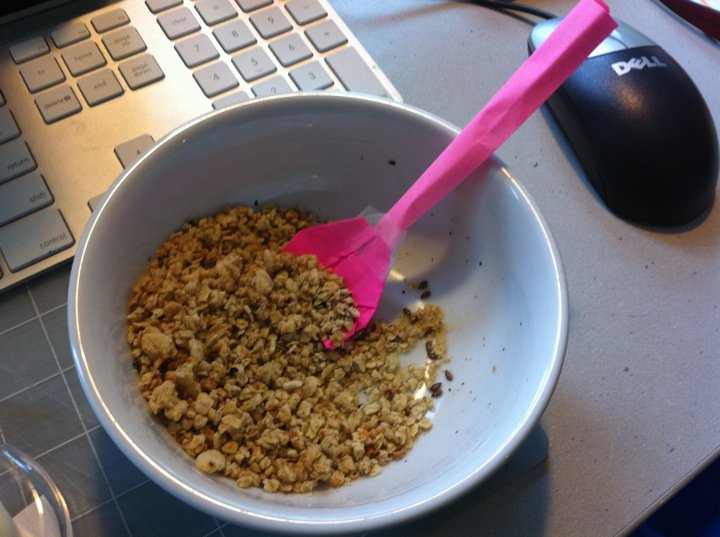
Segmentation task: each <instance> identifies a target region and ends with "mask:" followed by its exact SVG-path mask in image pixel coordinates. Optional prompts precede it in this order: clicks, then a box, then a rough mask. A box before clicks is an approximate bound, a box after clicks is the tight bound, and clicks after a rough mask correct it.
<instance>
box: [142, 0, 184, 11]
mask: <svg viewBox="0 0 720 537" xmlns="http://www.w3.org/2000/svg"><path fill="white" fill-rule="evenodd" d="M180 4H182V0H145V5H146V6H147V7H148V9H149V10H150V11H151V12H152V13H160V12H161V11H165V10H166V9H170V8H171V7H175V6H179V5H180Z"/></svg>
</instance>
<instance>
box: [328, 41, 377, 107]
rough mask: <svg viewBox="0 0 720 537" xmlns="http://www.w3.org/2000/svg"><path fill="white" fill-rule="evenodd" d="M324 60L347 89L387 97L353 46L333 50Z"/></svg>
mask: <svg viewBox="0 0 720 537" xmlns="http://www.w3.org/2000/svg"><path fill="white" fill-rule="evenodd" d="M325 61H326V62H327V63H328V65H329V66H330V69H332V70H333V72H334V73H335V76H337V77H338V78H339V79H340V82H342V84H343V86H345V88H346V89H347V90H349V91H357V92H361V93H370V94H373V95H380V96H382V97H388V94H387V91H385V88H383V86H382V84H381V83H380V81H379V80H378V79H377V77H376V76H375V74H374V73H373V72H372V71H371V70H370V67H368V65H367V64H366V63H365V62H364V61H363V59H362V58H361V57H360V54H359V53H358V51H357V50H355V49H354V48H352V47H347V48H344V49H343V50H341V51H340V52H335V53H334V54H332V55H331V56H328V57H327V58H325Z"/></svg>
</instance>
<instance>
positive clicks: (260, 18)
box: [250, 7, 292, 39]
mask: <svg viewBox="0 0 720 537" xmlns="http://www.w3.org/2000/svg"><path fill="white" fill-rule="evenodd" d="M250 22H251V23H252V25H253V26H254V27H255V29H256V30H257V31H258V33H259V34H260V35H261V36H262V37H263V38H264V39H270V38H271V37H275V36H276V35H280V34H282V33H285V32H289V31H290V30H292V24H290V21H288V19H287V17H286V16H285V15H283V13H282V11H280V8H278V7H271V8H269V9H266V10H264V11H261V12H260V13H256V14H255V15H251V16H250Z"/></svg>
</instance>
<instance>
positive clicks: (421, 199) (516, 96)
mask: <svg viewBox="0 0 720 537" xmlns="http://www.w3.org/2000/svg"><path fill="white" fill-rule="evenodd" d="M615 27H616V24H615V22H614V21H613V20H612V18H611V17H610V15H609V10H608V7H607V6H606V5H605V4H604V3H603V2H602V1H600V0H581V1H580V2H579V3H578V4H577V5H576V6H575V7H574V8H573V9H572V11H570V13H568V15H566V16H565V18H564V19H563V21H562V22H561V23H560V24H559V25H558V26H557V28H556V29H555V30H554V31H553V33H552V34H551V35H550V36H549V37H548V38H547V39H546V40H545V41H544V42H543V44H542V45H541V46H540V47H538V48H537V50H535V52H534V53H533V54H532V55H531V56H530V57H529V58H528V59H527V60H526V61H525V62H524V63H523V64H522V65H521V66H520V68H519V69H518V70H517V71H516V72H515V73H514V74H513V75H512V76H511V77H510V79H509V80H508V81H507V82H505V84H504V85H503V86H502V87H501V88H500V90H499V91H498V92H497V93H496V94H495V95H494V96H493V97H492V99H490V101H489V102H488V103H487V104H486V105H485V106H484V107H483V108H482V110H480V112H479V113H478V114H477V115H476V116H475V117H474V118H473V119H472V120H471V121H470V122H469V123H468V125H467V126H466V127H465V128H464V129H463V130H462V131H461V132H460V133H459V134H458V136H457V137H456V138H455V139H454V140H453V141H452V142H451V143H450V145H448V147H447V148H446V149H445V150H444V151H443V152H442V153H441V154H440V155H439V156H438V157H437V159H435V161H434V162H433V163H432V164H431V165H430V166H429V167H428V168H427V170H425V172H423V174H422V175H421V176H420V177H419V178H418V179H417V181H416V182H415V183H414V184H413V185H412V186H411V187H410V189H409V190H408V191H407V192H406V193H405V194H403V196H402V197H401V198H400V199H399V200H398V201H397V203H395V205H393V206H392V208H391V209H390V210H389V211H388V212H387V213H386V214H384V215H383V216H381V217H380V219H379V221H378V222H377V224H376V225H374V226H372V225H370V224H369V223H368V222H367V221H366V220H365V219H364V218H362V217H356V218H352V219H349V220H340V221H336V222H329V223H327V224H321V225H319V226H314V227H311V228H308V229H305V230H303V231H301V232H299V233H298V234H297V235H295V237H293V239H291V240H290V242H288V244H287V245H286V246H285V250H286V251H289V252H292V253H294V254H296V255H301V254H315V255H316V256H317V257H318V260H319V261H320V263H321V264H322V265H324V266H325V267H327V268H329V269H330V270H332V271H333V272H335V273H336V274H338V275H340V276H341V277H342V278H343V281H344V283H345V286H346V287H347V288H348V289H350V291H351V292H352V295H353V299H354V300H355V304H356V306H357V307H358V311H359V313H360V315H359V317H358V318H357V319H356V322H355V325H354V326H353V329H352V330H351V331H350V332H349V333H348V334H347V336H348V337H349V336H350V335H352V334H354V333H355V332H357V331H358V330H360V329H362V328H363V327H365V326H366V325H367V323H368V322H369V321H370V319H371V318H372V315H373V314H374V312H375V309H376V308H377V304H378V302H379V300H380V295H381V294H382V290H383V287H384V282H385V278H386V276H387V273H388V270H389V269H390V261H391V259H392V252H393V250H394V249H395V247H396V246H397V244H398V241H399V240H400V239H401V237H402V235H403V233H404V232H405V231H406V230H407V229H408V228H409V227H410V226H412V225H413V224H414V223H415V222H416V221H417V219H418V218H420V217H421V216H422V215H423V214H425V212H427V211H428V210H429V209H430V208H431V207H432V206H433V205H435V204H436V203H437V202H438V201H440V200H441V199H442V198H444V197H445V196H446V195H447V194H449V193H450V192H451V191H452V190H454V189H455V188H456V187H457V186H458V185H459V184H460V183H461V182H462V181H463V180H465V179H466V178H467V177H468V176H469V175H470V174H471V173H472V172H473V171H475V170H476V169H477V168H478V167H479V166H480V165H481V164H482V163H483V162H485V160H487V158H488V157H490V155H492V153H493V152H494V151H495V150H496V149H497V148H498V147H500V145H501V144H502V143H503V142H504V141H505V140H506V139H507V138H508V137H509V136H510V135H511V134H512V133H513V132H515V131H516V130H517V128H518V127H519V126H520V125H522V123H524V122H525V120H526V119H527V118H528V117H529V116H530V115H531V114H532V113H533V112H534V111H535V110H537V109H538V108H539V107H540V105H541V104H542V103H543V102H545V100H547V98H548V97H550V95H551V94H552V93H553V92H554V91H555V90H557V89H558V88H559V87H560V85H561V84H562V83H563V82H564V81H565V80H566V79H567V77H568V76H570V74H571V73H572V72H573V71H574V70H575V69H576V68H577V67H578V66H579V65H580V64H581V63H582V62H583V61H584V60H585V59H586V58H587V57H588V55H589V54H590V52H592V50H593V49H594V48H595V47H596V46H597V45H598V44H600V42H601V41H602V40H603V39H604V38H605V37H607V35H608V34H609V33H610V32H611V31H612V30H613V28H615ZM327 345H328V346H329V344H327Z"/></svg>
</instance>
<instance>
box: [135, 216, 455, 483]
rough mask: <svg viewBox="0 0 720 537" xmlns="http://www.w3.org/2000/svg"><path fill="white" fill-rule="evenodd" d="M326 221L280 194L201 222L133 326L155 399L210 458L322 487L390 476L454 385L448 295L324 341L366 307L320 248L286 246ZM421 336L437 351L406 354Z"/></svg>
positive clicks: (163, 265) (240, 479) (216, 468)
mask: <svg viewBox="0 0 720 537" xmlns="http://www.w3.org/2000/svg"><path fill="white" fill-rule="evenodd" d="M313 223H315V222H314V219H313V217H312V215H310V214H309V213H305V212H302V211H297V210H292V209H280V208H277V207H271V206H268V207H261V208H256V209H253V208H249V207H235V208H231V209H229V210H227V211H224V212H222V213H220V214H217V215H215V216H212V217H206V218H200V219H197V220H194V221H192V222H188V223H187V224H185V225H184V226H183V227H182V229H180V230H179V231H177V232H176V233H174V234H172V235H171V236H170V237H169V238H168V239H167V241H165V243H163V244H162V245H161V247H160V248H159V249H158V251H157V252H156V254H155V255H154V257H153V258H152V259H151V260H150V261H149V264H148V267H147V270H146V272H145V273H144V274H143V275H142V276H141V277H140V278H139V279H138V280H137V282H136V283H135V284H134V286H133V288H132V290H131V296H130V300H129V307H128V311H129V313H128V317H127V320H128V333H127V335H128V341H129V343H130V347H131V354H132V357H133V360H134V365H135V368H136V369H137V371H138V378H139V386H140V390H141V392H142V394H143V396H144V397H145V399H146V400H147V402H148V408H149V410H150V412H151V413H152V414H154V415H156V416H157V417H158V418H159V419H160V420H161V421H162V422H163V424H164V425H165V427H166V428H167V430H168V431H169V432H170V434H171V435H172V436H173V437H174V438H175V439H176V440H177V442H179V444H180V445H181V446H182V448H183V449H184V450H185V451H186V452H187V453H188V454H189V455H190V456H192V457H193V458H194V459H195V465H196V467H197V468H198V469H199V470H200V471H202V472H206V473H210V474H219V475H224V476H227V477H229V478H231V479H234V480H235V482H236V483H237V485H238V486H240V487H261V488H263V489H264V490H265V491H268V492H277V491H281V492H309V491H312V490H314V489H316V488H317V487H319V486H325V485H329V486H332V487H338V486H341V485H343V484H346V483H349V482H350V481H352V480H353V479H356V478H357V477H359V476H373V475H377V474H378V473H379V472H380V470H381V466H382V465H384V464H386V463H388V462H390V461H393V460H397V459H401V458H402V457H404V456H405V454H406V453H407V451H408V450H409V449H410V448H411V446H412V445H413V442H414V441H415V439H416V437H417V436H418V435H419V434H420V433H421V432H423V431H426V430H428V429H429V428H430V427H431V422H430V420H429V419H428V418H427V416H426V414H427V411H428V410H429V409H430V408H432V406H433V402H432V397H437V396H439V395H440V394H441V393H442V390H441V389H440V388H439V383H437V382H436V381H435V376H436V372H437V370H438V368H439V367H440V366H441V364H442V363H444V362H447V360H448V358H447V344H446V338H445V328H444V324H443V315H442V311H441V309H440V308H439V307H437V306H433V305H425V306H424V307H422V308H420V309H418V310H417V311H410V310H408V309H405V310H403V313H402V315H400V316H399V317H398V318H397V319H395V320H393V321H392V322H377V321H374V322H371V323H370V325H369V326H368V327H367V328H366V329H365V330H364V331H362V332H361V333H360V334H358V335H356V336H355V337H354V338H352V339H350V340H349V341H347V342H345V344H344V345H342V346H338V347H337V348H335V349H334V350H327V349H326V348H325V347H324V346H323V343H322V342H323V339H325V338H329V339H330V340H331V341H333V342H335V343H336V344H337V343H340V342H341V341H342V334H343V332H344V331H345V330H347V329H348V328H349V327H350V326H352V323H353V320H354V319H355V317H356V316H357V310H356V309H355V306H354V304H353V301H352V296H351V295H350V292H349V291H348V290H347V289H346V288H345V287H344V286H343V285H342V280H341V279H340V278H339V277H337V276H336V275H334V274H332V273H331V272H329V271H327V270H325V269H324V268H323V267H322V266H320V265H319V264H318V263H317V260H316V259H315V257H314V256H293V255H291V254H288V253H285V252H282V251H281V248H282V246H283V245H284V244H285V243H286V242H287V241H288V240H289V239H290V238H291V237H292V236H293V235H294V234H295V233H297V231H299V230H300V229H302V228H303V227H306V226H309V225H312V224H313ZM419 342H424V344H425V348H426V349H427V355H428V360H427V363H426V364H423V366H415V365H402V364H401V363H400V356H401V355H402V354H403V353H406V352H408V351H409V350H410V349H412V348H413V347H414V346H415V345H416V344H417V343H419ZM426 386H432V387H434V389H433V388H431V390H430V394H428V393H427V390H426V389H424V388H425V387H426Z"/></svg>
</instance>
